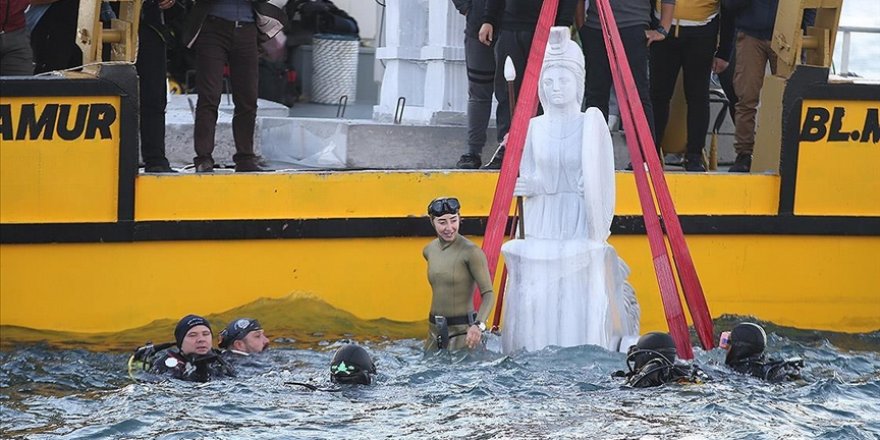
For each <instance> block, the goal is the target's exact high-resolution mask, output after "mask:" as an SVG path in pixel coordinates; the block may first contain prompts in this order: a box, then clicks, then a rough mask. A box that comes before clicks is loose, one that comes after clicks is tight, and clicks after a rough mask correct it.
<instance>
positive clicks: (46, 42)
mask: <svg viewBox="0 0 880 440" xmlns="http://www.w3.org/2000/svg"><path fill="white" fill-rule="evenodd" d="M79 2H80V0H32V2H31V3H32V4H33V5H40V6H42V7H45V8H46V9H45V10H44V11H43V12H42V15H40V18H39V20H38V21H37V23H36V24H35V25H34V28H33V31H32V32H31V35H30V37H31V48H32V49H33V52H34V73H44V72H51V71H53V70H65V69H70V68H73V67H77V66H80V65H82V58H83V55H82V49H80V48H79V46H77V45H76V21H77V16H78V14H79ZM46 4H48V7H46ZM28 14H30V12H28Z"/></svg>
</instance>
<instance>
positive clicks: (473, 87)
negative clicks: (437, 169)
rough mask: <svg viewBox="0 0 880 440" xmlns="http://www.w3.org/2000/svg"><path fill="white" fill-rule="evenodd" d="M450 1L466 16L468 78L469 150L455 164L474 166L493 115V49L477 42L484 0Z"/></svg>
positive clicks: (465, 35)
mask: <svg viewBox="0 0 880 440" xmlns="http://www.w3.org/2000/svg"><path fill="white" fill-rule="evenodd" d="M452 3H453V4H455V8H456V9H457V10H458V12H459V13H461V15H464V16H465V17H466V24H465V29H464V60H465V64H466V66H467V77H468V109H467V118H468V141H467V143H468V151H467V153H465V154H464V155H462V156H461V158H460V159H459V160H458V163H457V164H456V167H458V168H462V169H477V168H480V166H482V165H483V161H482V157H481V155H482V153H483V147H484V146H485V145H486V128H488V126H489V117H490V116H491V114H492V94H493V93H494V91H495V52H494V51H493V49H492V47H491V46H486V45H484V44H481V43H480V37H479V31H480V26H481V25H482V24H483V23H482V19H483V14H484V12H485V10H486V0H452ZM500 141H501V140H500V139H499V142H500Z"/></svg>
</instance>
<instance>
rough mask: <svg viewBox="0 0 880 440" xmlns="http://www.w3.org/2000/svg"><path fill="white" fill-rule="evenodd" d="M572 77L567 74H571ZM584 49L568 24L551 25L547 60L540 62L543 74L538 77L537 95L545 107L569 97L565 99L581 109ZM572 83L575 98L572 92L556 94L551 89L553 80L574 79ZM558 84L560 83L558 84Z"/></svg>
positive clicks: (545, 58) (545, 53)
mask: <svg viewBox="0 0 880 440" xmlns="http://www.w3.org/2000/svg"><path fill="white" fill-rule="evenodd" d="M569 74H570V75H571V78H567V77H568V75H569ZM585 76H586V70H585V68H584V53H583V52H582V51H581V48H580V46H578V45H577V43H575V42H574V41H572V40H571V31H570V30H569V29H568V27H564V26H555V27H552V28H550V38H549V40H548V42H547V49H546V50H545V52H544V64H543V65H542V66H541V76H540V78H539V80H538V98H539V99H540V100H541V104H542V105H543V106H544V108H545V109H547V108H548V107H558V106H559V105H560V104H558V103H559V102H561V101H560V98H566V99H565V102H568V103H570V102H576V103H577V110H578V111H580V108H581V103H582V102H583V100H584V77H585ZM572 79H573V80H574V84H573V88H574V91H573V94H574V96H573V98H574V101H570V100H569V98H572V97H571V96H565V97H561V96H554V94H553V92H552V90H553V87H554V82H558V81H571V80H572ZM557 85H558V84H557Z"/></svg>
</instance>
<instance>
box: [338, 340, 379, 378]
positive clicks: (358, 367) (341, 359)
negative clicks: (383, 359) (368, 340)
mask: <svg viewBox="0 0 880 440" xmlns="http://www.w3.org/2000/svg"><path fill="white" fill-rule="evenodd" d="M375 374H376V364H374V363H373V359H372V358H371V357H370V355H369V353H367V350H364V349H363V348H361V347H359V346H357V345H354V344H348V345H343V346H342V347H340V348H339V350H336V354H335V355H333V360H332V361H330V381H331V382H333V383H339V384H349V385H369V384H371V383H372V382H373V379H372V377H373V376H374V375H375Z"/></svg>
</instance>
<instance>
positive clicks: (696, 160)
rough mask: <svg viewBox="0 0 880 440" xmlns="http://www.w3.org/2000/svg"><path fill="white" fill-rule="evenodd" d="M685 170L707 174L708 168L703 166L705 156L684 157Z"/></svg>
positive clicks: (692, 155) (688, 155)
mask: <svg viewBox="0 0 880 440" xmlns="http://www.w3.org/2000/svg"><path fill="white" fill-rule="evenodd" d="M684 170H685V171H696V172H705V171H706V167H705V166H703V155H702V154H687V155H685V157H684Z"/></svg>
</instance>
